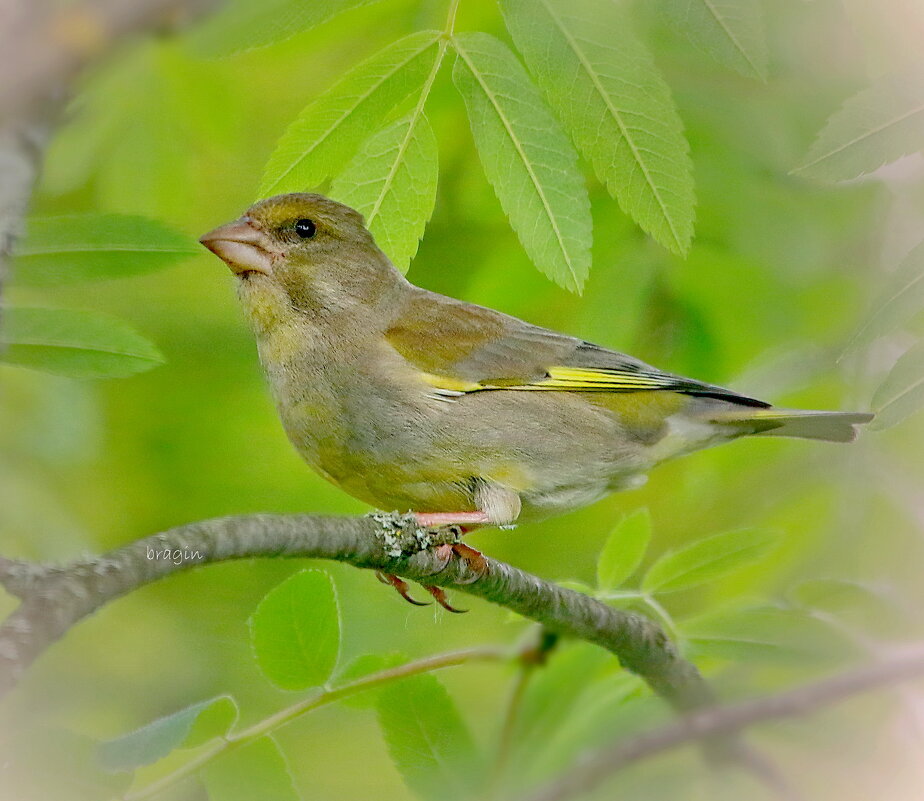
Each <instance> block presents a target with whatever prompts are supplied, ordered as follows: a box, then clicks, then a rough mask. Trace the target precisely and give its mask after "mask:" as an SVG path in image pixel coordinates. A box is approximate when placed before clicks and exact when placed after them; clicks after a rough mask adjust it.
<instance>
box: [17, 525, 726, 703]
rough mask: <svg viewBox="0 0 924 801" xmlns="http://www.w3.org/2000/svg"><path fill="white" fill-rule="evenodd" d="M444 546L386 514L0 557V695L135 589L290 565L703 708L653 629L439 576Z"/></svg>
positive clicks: (592, 606) (455, 572)
mask: <svg viewBox="0 0 924 801" xmlns="http://www.w3.org/2000/svg"><path fill="white" fill-rule="evenodd" d="M455 537H456V535H455V533H453V532H448V533H447V532H446V531H445V530H441V531H439V532H426V531H423V530H421V529H418V528H417V526H416V524H415V523H414V522H413V518H411V517H409V516H399V515H395V514H392V515H384V514H376V515H373V516H368V517H359V518H357V517H315V516H308V515H248V516H242V517H226V518H218V519H214V520H206V521H202V522H198V523H191V524H189V525H186V526H179V527H177V528H174V529H171V530H169V531H166V532H164V533H162V534H155V535H153V536H151V537H147V538H145V539H142V540H138V541H137V542H133V543H131V544H129V545H126V546H124V547H122V548H119V549H117V550H114V551H111V552H110V553H108V554H106V555H104V556H100V557H97V558H91V559H86V560H80V561H76V562H73V563H71V564H68V565H64V566H60V567H55V566H42V565H35V564H32V563H28V562H19V561H14V560H9V559H0V585H2V586H4V587H5V588H6V589H7V591H8V592H10V593H12V594H13V595H15V596H17V597H19V598H20V599H21V603H20V605H19V607H18V608H17V609H16V610H14V612H13V613H12V614H11V615H10V617H9V618H8V619H7V620H6V621H5V623H4V624H3V626H2V627H0V693H3V692H6V691H7V690H9V689H10V688H11V687H13V685H14V684H15V682H16V681H17V679H18V678H19V677H20V676H21V675H22V673H23V671H24V670H25V669H26V668H27V667H28V666H29V665H30V664H31V663H32V662H33V661H34V660H35V659H36V657H38V656H39V654H41V653H42V652H43V651H44V650H45V649H46V648H47V647H48V646H49V645H50V644H51V643H53V642H54V641H55V640H57V639H58V638H59V637H61V636H62V635H63V634H64V633H65V632H66V631H67V630H68V629H70V628H71V626H73V625H75V624H76V623H77V622H79V621H80V620H82V619H83V618H84V617H86V616H87V615H89V614H91V613H93V612H94V611H96V610H97V609H99V608H100V607H102V606H104V605H105V604H107V603H109V602H110V601H112V600H114V599H116V598H118V597H120V596H122V595H125V594H127V593H129V592H131V591H132V590H135V589H137V588H139V587H141V586H143V585H145V584H148V583H150V582H152V581H156V580H157V579H159V578H162V577H164V576H168V575H170V574H172V573H178V572H180V571H183V570H188V569H189V568H191V567H195V566H199V565H205V564H211V563H214V562H223V561H227V560H231V559H249V558H253V557H298V558H315V559H334V560H337V561H340V562H346V563H348V564H351V565H353V566H355V567H360V568H371V569H375V570H383V571H386V572H388V573H394V574H396V575H399V576H402V577H404V578H407V579H411V580H413V581H418V582H421V583H426V584H434V585H437V586H440V587H451V588H453V589H455V590H458V591H462V592H465V593H468V594H469V595H474V596H476V597H479V598H483V599H484V600H487V601H491V602H492V603H496V604H500V605H501V606H505V607H507V608H508V609H511V610H513V611H514V612H517V613H518V614H520V615H523V616H524V617H527V618H531V619H532V620H535V621H537V622H539V623H541V624H542V625H543V626H545V627H546V628H547V629H548V630H549V631H552V632H555V633H557V634H561V635H565V636H569V637H576V638H578V639H582V640H586V641H588V642H592V643H595V644H597V645H599V646H601V647H603V648H606V649H607V650H609V651H611V652H612V653H613V654H615V655H616V656H617V657H618V658H619V661H620V662H621V663H622V665H623V666H624V667H625V668H626V669H628V670H630V671H632V672H633V673H636V674H638V675H639V676H641V677H642V678H643V679H644V680H645V681H646V682H647V683H648V684H649V685H650V686H651V688H652V689H653V690H654V692H656V693H657V694H658V695H660V696H662V697H663V698H665V699H666V700H667V701H669V702H670V703H671V704H672V705H673V706H674V707H675V708H677V709H679V710H689V709H693V708H695V707H699V706H703V705H705V704H709V703H712V701H713V695H712V693H711V690H710V688H709V687H708V685H707V684H706V682H705V680H704V679H703V678H702V676H701V675H700V674H699V672H698V671H697V669H696V667H694V666H693V665H692V664H690V663H689V662H686V661H685V660H684V659H682V658H681V657H680V655H679V654H678V652H677V649H676V648H675V647H674V645H673V643H671V642H670V640H669V639H668V638H667V636H666V635H665V634H664V632H663V631H662V629H661V628H660V627H659V626H658V625H657V624H655V623H654V622H653V621H651V620H649V619H648V618H646V617H643V616H642V615H638V614H635V613H632V612H626V611H621V610H618V609H613V608H612V607H609V606H607V605H606V604H603V603H600V602H599V601H596V600H594V599H593V598H590V597H588V596H586V595H583V594H581V593H578V592H574V591H572V590H567V589H565V588H563V587H559V586H558V585H556V584H552V583H550V582H546V581H543V580H542V579H540V578H538V577H536V576H533V575H530V574H529V573H525V572H523V571H522V570H518V569H517V568H515V567H512V566H510V565H507V564H504V563H503V562H498V561H495V560H493V559H487V571H486V572H485V573H484V574H482V575H475V574H473V573H472V572H471V570H470V569H469V567H468V566H467V564H466V563H465V562H464V561H463V560H460V559H453V560H451V561H450V562H449V564H447V565H445V566H443V565H442V564H441V562H440V560H439V558H438V557H437V556H436V555H435V553H434V549H433V548H432V547H431V546H433V545H439V544H442V543H446V542H452V541H454V539H455Z"/></svg>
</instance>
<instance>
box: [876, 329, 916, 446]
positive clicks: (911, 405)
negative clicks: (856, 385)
mask: <svg viewBox="0 0 924 801" xmlns="http://www.w3.org/2000/svg"><path fill="white" fill-rule="evenodd" d="M922 405H924V342H918V344H917V345H915V346H914V347H913V348H911V350H909V351H907V352H906V353H905V354H904V355H903V356H902V357H901V358H900V359H899V360H898V361H897V362H896V363H895V366H894V367H893V368H892V370H891V372H890V373H889V374H888V375H887V376H886V380H885V381H883V382H882V386H880V387H879V389H877V390H876V394H875V395H873V409H875V410H876V417H875V419H874V420H873V422H872V423H870V428H873V429H876V430H877V431H881V430H882V429H885V428H891V427H892V426H894V425H896V424H897V423H900V422H901V421H902V420H904V419H905V418H906V417H908V416H910V415H912V414H914V413H915V412H916V411H918V410H919V409H920V408H921V406H922Z"/></svg>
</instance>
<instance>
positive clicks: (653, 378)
mask: <svg viewBox="0 0 924 801" xmlns="http://www.w3.org/2000/svg"><path fill="white" fill-rule="evenodd" d="M547 374H548V377H547V378H542V379H540V380H538V381H531V382H529V383H525V384H517V383H514V382H509V383H508V382H504V383H501V382H499V381H498V382H492V381H490V380H488V381H484V382H480V383H477V382H473V381H464V380H460V379H456V378H450V377H448V376H442V375H434V374H433V373H421V377H422V378H423V380H424V381H425V382H426V383H427V384H429V385H430V386H431V387H433V388H434V389H437V390H441V391H443V392H451V393H466V392H478V391H481V390H489V389H515V390H571V391H581V390H585V391H594V390H596V391H607V392H642V391H645V390H654V389H663V388H665V387H670V386H672V385H674V383H675V382H676V379H673V378H671V377H670V376H663V375H658V374H657V373H635V372H631V371H628V370H626V371H622V370H615V369H612V370H607V369H601V370H593V369H588V368H581V367H551V368H549V369H548V370H547Z"/></svg>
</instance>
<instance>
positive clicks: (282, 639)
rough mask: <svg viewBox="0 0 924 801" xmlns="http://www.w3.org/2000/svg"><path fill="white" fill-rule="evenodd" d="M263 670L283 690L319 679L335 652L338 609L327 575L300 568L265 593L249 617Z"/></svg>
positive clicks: (327, 675)
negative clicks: (300, 569)
mask: <svg viewBox="0 0 924 801" xmlns="http://www.w3.org/2000/svg"><path fill="white" fill-rule="evenodd" d="M250 640H251V644H252V645H253V651H254V654H255V655H256V658H257V663H258V664H259V665H260V669H261V670H262V671H263V673H264V675H265V676H266V677H267V678H268V679H269V680H270V681H271V682H273V684H275V685H276V686H277V687H281V688H282V689H284V690H304V689H305V688H307V687H317V686H320V685H322V684H324V683H325V682H326V681H327V680H328V679H329V678H330V676H331V673H333V671H334V668H335V667H336V665H337V658H338V657H339V655H340V609H339V607H338V605H337V592H336V590H335V588H334V582H333V581H332V580H331V577H330V576H329V575H328V574H327V573H325V572H324V571H323V570H303V571H301V572H300V573H296V574H295V575H293V576H290V577H289V578H287V579H286V580H285V581H283V582H282V584H280V585H279V586H277V587H274V588H273V589H272V590H270V591H269V593H267V595H266V597H264V598H263V600H262V601H260V604H259V605H258V606H257V608H256V611H255V612H254V613H253V616H252V617H251V618H250Z"/></svg>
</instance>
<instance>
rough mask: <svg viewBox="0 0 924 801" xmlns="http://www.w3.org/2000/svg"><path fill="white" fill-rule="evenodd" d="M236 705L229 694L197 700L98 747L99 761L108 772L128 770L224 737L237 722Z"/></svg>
mask: <svg viewBox="0 0 924 801" xmlns="http://www.w3.org/2000/svg"><path fill="white" fill-rule="evenodd" d="M237 714H238V713H237V704H236V703H235V702H234V699H233V698H231V696H229V695H219V696H217V697H216V698H210V699H208V700H207V701H200V702H199V703H198V704H193V705H192V706H188V707H186V708H185V709H181V710H180V711H179V712H174V713H173V714H172V715H166V716H165V717H162V718H160V719H159V720H155V721H154V722H153V723H149V724H148V725H147V726H142V727H141V728H140V729H136V730H135V731H133V732H131V733H130V734H126V735H125V736H124V737H119V738H118V739H115V740H109V741H108V742H105V743H102V744H101V745H100V747H99V760H100V763H101V764H102V766H103V767H104V768H105V769H106V770H109V771H131V770H134V769H135V768H138V767H141V766H142V765H150V764H151V763H152V762H156V761H157V760H158V759H162V758H163V757H165V756H167V754H169V753H170V752H171V751H173V750H174V749H177V748H194V747H196V746H197V745H202V743H205V742H208V741H209V740H211V739H213V738H215V737H223V736H224V735H226V734H227V733H228V731H229V730H230V729H231V727H232V726H233V725H234V723H235V721H236V720H237Z"/></svg>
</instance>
